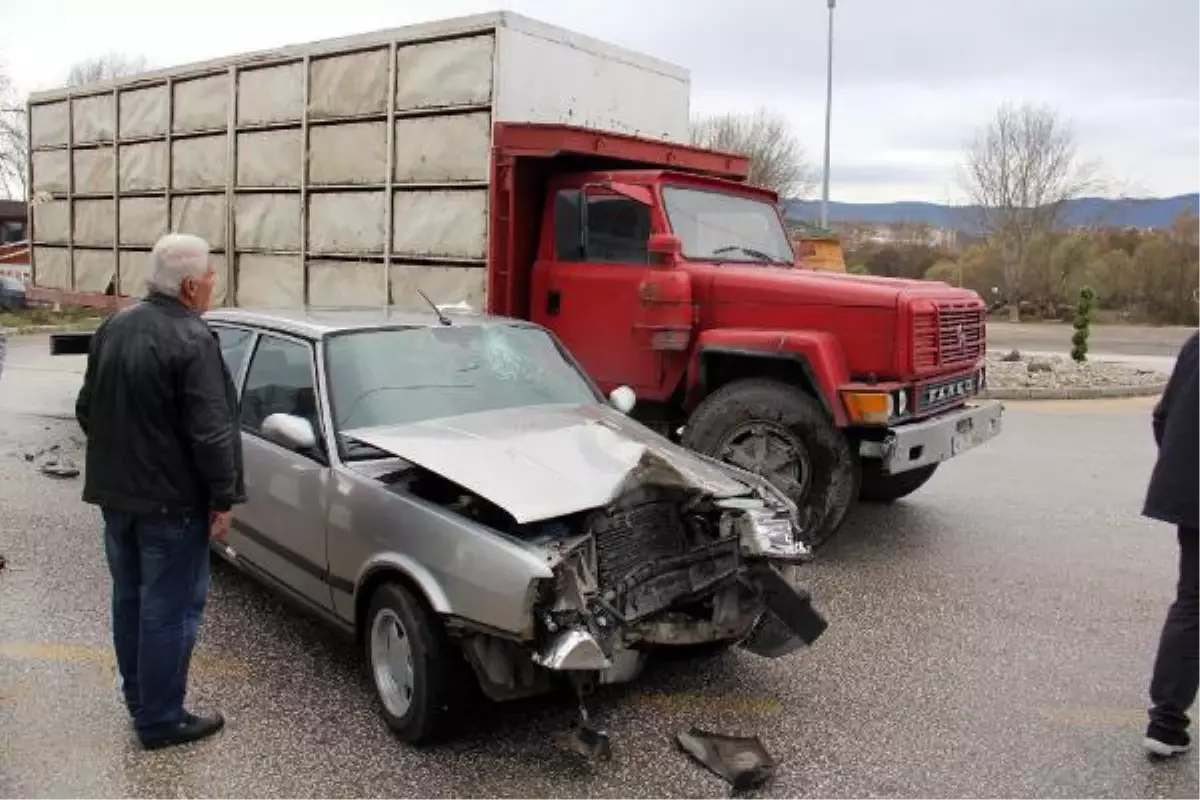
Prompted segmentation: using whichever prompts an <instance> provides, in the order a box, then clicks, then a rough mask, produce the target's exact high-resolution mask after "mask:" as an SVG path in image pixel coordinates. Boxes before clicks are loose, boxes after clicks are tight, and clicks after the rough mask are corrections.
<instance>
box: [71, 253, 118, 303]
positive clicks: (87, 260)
mask: <svg viewBox="0 0 1200 800" xmlns="http://www.w3.org/2000/svg"><path fill="white" fill-rule="evenodd" d="M116 276H117V260H116V254H115V253H113V251H112V250H79V249H76V250H75V291H77V292H101V293H103V292H106V291H108V285H109V284H110V283H112V281H113V280H114V279H115V278H116Z"/></svg>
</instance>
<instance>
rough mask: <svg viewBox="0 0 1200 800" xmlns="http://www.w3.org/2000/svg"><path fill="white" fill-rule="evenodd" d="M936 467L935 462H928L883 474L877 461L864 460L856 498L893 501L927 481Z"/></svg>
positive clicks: (866, 501)
mask: <svg viewBox="0 0 1200 800" xmlns="http://www.w3.org/2000/svg"><path fill="white" fill-rule="evenodd" d="M937 468H938V465H937V464H930V465H928V466H925V467H917V468H916V469H910V470H908V471H907V472H901V473H899V474H897V475H885V474H884V473H883V470H882V469H880V465H879V462H878V461H875V460H874V459H871V460H868V461H864V462H863V466H862V487H861V488H860V489H859V493H858V498H859V500H861V501H863V502H864V503H894V502H896V501H897V500H899V499H901V498H902V497H908V496H909V495H910V494H912V493H913V492H915V491H916V490H917V489H920V488H921V487H922V486H924V485H925V484H926V483H928V482H929V479H930V478H932V477H933V473H934V472H936V471H937Z"/></svg>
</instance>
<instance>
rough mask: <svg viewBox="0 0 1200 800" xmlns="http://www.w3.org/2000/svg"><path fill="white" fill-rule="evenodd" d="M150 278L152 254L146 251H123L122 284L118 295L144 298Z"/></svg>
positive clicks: (118, 289)
mask: <svg viewBox="0 0 1200 800" xmlns="http://www.w3.org/2000/svg"><path fill="white" fill-rule="evenodd" d="M149 277H150V254H149V253H148V252H146V251H144V250H122V251H121V283H120V285H119V286H118V287H117V294H123V295H127V296H129V297H143V296H145V294H146V280H147V279H148V278H149Z"/></svg>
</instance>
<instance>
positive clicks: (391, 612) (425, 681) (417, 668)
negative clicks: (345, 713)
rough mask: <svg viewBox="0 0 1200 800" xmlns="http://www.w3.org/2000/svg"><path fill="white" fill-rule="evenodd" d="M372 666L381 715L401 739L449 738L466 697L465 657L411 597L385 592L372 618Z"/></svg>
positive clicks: (398, 589)
mask: <svg viewBox="0 0 1200 800" xmlns="http://www.w3.org/2000/svg"><path fill="white" fill-rule="evenodd" d="M364 639H365V645H366V651H367V653H366V655H367V663H368V664H369V665H370V670H371V678H372V681H373V683H374V685H375V694H376V696H377V697H378V700H379V705H380V712H381V714H382V715H383V718H384V721H385V722H387V725H388V727H389V728H391V730H392V732H393V733H395V734H396V736H397V737H398V738H399V739H401V740H402V741H404V742H407V743H409V744H423V743H425V742H428V741H431V740H434V739H437V738H439V737H440V736H442V735H443V734H445V733H446V732H447V729H448V728H449V725H450V722H451V719H452V716H453V712H454V710H455V709H454V703H453V700H454V697H455V696H456V695H461V694H462V693H463V692H462V688H463V687H461V686H459V685H457V681H459V680H461V678H462V670H461V669H459V668H458V667H459V666H460V665H461V664H462V663H463V661H462V655H461V653H459V652H458V650H457V649H456V648H455V646H454V644H453V643H452V642H451V641H450V640H449V638H448V637H447V636H446V634H445V630H444V629H443V628H442V626H441V625H440V624H439V622H438V621H437V620H436V619H435V618H434V617H433V615H432V614H431V613H430V612H429V611H428V610H427V609H426V608H425V607H424V605H423V604H422V603H421V602H420V601H419V600H417V598H415V597H414V596H413V595H412V593H411V592H409V591H408V590H407V589H405V588H404V587H402V586H400V585H399V584H395V583H386V584H384V585H382V586H380V587H379V588H378V589H377V590H376V591H375V594H374V596H373V597H372V599H371V608H370V610H369V612H368V614H367V629H366V636H365V637H364Z"/></svg>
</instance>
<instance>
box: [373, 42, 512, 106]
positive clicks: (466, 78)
mask: <svg viewBox="0 0 1200 800" xmlns="http://www.w3.org/2000/svg"><path fill="white" fill-rule="evenodd" d="M493 41H494V40H493V38H492V37H491V36H476V37H472V38H470V39H450V40H446V41H441V42H429V43H427V44H414V45H407V46H404V47H401V48H399V49H398V50H397V51H396V110H397V111H405V110H409V109H418V108H444V107H446V106H458V105H471V104H483V103H487V102H488V101H489V100H490V99H491V96H492V44H493Z"/></svg>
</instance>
